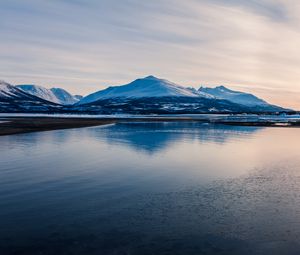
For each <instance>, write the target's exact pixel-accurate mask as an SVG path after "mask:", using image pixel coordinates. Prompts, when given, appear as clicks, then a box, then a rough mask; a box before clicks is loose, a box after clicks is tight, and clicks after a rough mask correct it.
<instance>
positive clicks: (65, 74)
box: [0, 0, 300, 108]
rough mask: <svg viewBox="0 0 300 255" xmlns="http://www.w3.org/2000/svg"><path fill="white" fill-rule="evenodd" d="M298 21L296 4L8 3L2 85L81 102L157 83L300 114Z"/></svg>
mask: <svg viewBox="0 0 300 255" xmlns="http://www.w3.org/2000/svg"><path fill="white" fill-rule="evenodd" d="M299 14H300V9H299V4H297V1H295V0H261V1H258V0H249V1H242V0H186V1H182V0H153V1H139V0H101V1H96V0H89V1H83V0H63V1H61V0H55V1H46V0H44V1H38V0H28V1H26V3H25V2H21V1H17V0H4V1H1V3H0V30H1V35H2V37H1V41H0V65H1V67H2V68H1V70H0V76H1V78H2V79H6V80H8V81H10V82H13V83H38V84H41V85H45V86H48V87H51V86H53V85H55V86H59V85H60V86H63V87H65V88H67V89H69V90H70V91H72V92H76V93H78V92H79V93H82V94H87V93H90V92H92V91H95V90H98V89H101V88H104V87H106V86H108V85H116V84H124V83H127V82H129V81H130V80H132V79H135V78H136V77H137V76H145V75H148V74H154V75H157V76H161V77H164V78H168V79H170V80H172V81H174V82H177V83H180V84H183V85H186V86H195V87H198V86H200V84H208V85H209V84H226V85H229V86H230V87H232V88H239V89H244V90H248V91H249V90H250V91H252V92H256V93H257V94H258V95H261V96H264V97H265V98H267V99H268V100H270V101H271V102H272V103H278V104H284V106H288V107H298V108H300V102H298V100H299V96H298V95H300V85H299V84H298V82H299V80H300V71H298V66H299V65H300V55H299V50H298V45H299V43H300V27H299V25H298V24H300V23H299V21H300V20H299V17H300V16H299ZM268 91H269V92H268ZM291 92H293V93H291ZM268 95H269V96H268ZM293 95H294V96H293Z"/></svg>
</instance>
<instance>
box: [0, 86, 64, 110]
mask: <svg viewBox="0 0 300 255" xmlns="http://www.w3.org/2000/svg"><path fill="white" fill-rule="evenodd" d="M58 107H59V105H57V104H55V103H52V102H49V101H46V100H44V99H42V98H39V97H36V96H34V95H31V94H29V93H26V92H24V91H23V90H21V89H19V88H17V87H15V86H13V85H10V84H9V83H6V82H4V81H0V112H48V111H53V110H54V109H57V108H58Z"/></svg>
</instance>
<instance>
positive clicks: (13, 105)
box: [0, 76, 287, 114]
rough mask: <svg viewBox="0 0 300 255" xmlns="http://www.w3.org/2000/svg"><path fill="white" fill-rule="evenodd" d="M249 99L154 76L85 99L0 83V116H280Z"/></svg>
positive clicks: (272, 107)
mask: <svg viewBox="0 0 300 255" xmlns="http://www.w3.org/2000/svg"><path fill="white" fill-rule="evenodd" d="M286 110H287V109H284V108H281V107H279V106H275V105H271V104H269V103H267V102H266V101H264V100H263V99H260V98H258V97H256V96H255V95H252V94H250V93H244V92H240V91H234V90H230V89H228V88H226V87H225V86H217V87H215V88H205V87H200V88H199V89H198V90H197V89H195V88H187V87H183V86H180V85H178V84H175V83H173V82H170V81H168V80H165V79H160V78H157V77H154V76H147V77H145V78H140V79H136V80H134V81H133V82H131V83H129V84H125V85H122V86H112V87H108V88H106V89H103V90H99V91H97V92H95V93H92V94H90V95H87V96H85V97H81V96H77V95H72V94H70V93H69V92H67V91H66V90H64V89H62V88H51V89H47V88H44V87H42V86H38V85H17V86H13V85H10V84H8V83H6V82H0V112H58V113H59V112H65V113H66V112H70V113H94V114H116V113H129V114H170V113H237V112H239V113H241V112H245V113H253V112H281V111H286Z"/></svg>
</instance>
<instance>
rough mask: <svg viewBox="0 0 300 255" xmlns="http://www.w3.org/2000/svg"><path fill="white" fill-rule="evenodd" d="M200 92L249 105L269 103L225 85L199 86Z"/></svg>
mask: <svg viewBox="0 0 300 255" xmlns="http://www.w3.org/2000/svg"><path fill="white" fill-rule="evenodd" d="M199 91H200V92H203V93H207V94H209V95H212V96H214V97H216V98H218V99H226V100H229V101H231V102H233V103H237V104H242V105H247V106H260V105H262V106H263V105H268V103H267V102H266V101H264V100H262V99H260V98H258V97H256V96H254V95H252V94H249V93H244V92H240V91H234V90H231V89H228V88H226V87H224V86H218V87H215V88H206V87H201V88H199Z"/></svg>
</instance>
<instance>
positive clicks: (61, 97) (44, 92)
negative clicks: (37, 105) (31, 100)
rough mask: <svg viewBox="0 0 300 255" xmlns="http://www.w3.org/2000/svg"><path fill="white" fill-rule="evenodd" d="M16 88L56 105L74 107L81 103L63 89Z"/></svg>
mask: <svg viewBox="0 0 300 255" xmlns="http://www.w3.org/2000/svg"><path fill="white" fill-rule="evenodd" d="M16 87H17V88H19V89H21V90H23V91H24V92H26V93H29V94H31V95H34V96H37V97H39V98H42V99H44V100H47V101H49V102H53V103H56V104H61V105H72V104H75V103H77V102H78V101H79V99H78V98H77V97H76V96H73V95H71V94H70V93H69V92H67V91H66V90H64V89H61V88H52V89H47V88H44V87H42V86H37V85H18V86H16Z"/></svg>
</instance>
